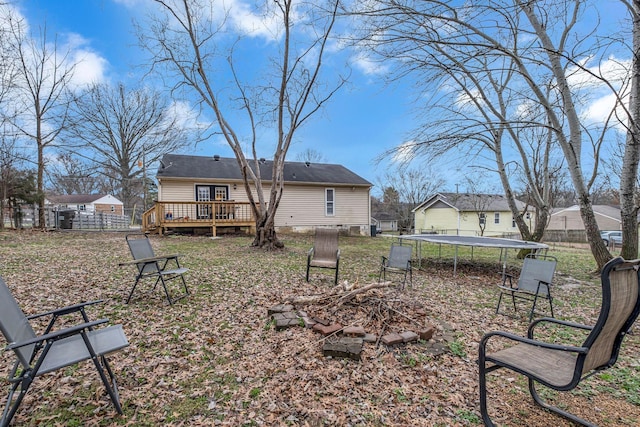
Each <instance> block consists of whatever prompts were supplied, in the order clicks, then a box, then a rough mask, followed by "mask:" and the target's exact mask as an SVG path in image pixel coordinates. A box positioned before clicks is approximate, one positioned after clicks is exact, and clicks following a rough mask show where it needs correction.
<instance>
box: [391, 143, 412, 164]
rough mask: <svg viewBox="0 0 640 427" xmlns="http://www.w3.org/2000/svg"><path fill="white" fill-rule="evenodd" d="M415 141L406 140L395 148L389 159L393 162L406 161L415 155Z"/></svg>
mask: <svg viewBox="0 0 640 427" xmlns="http://www.w3.org/2000/svg"><path fill="white" fill-rule="evenodd" d="M415 146H416V142H415V141H406V142H403V143H402V144H400V146H399V147H398V148H396V149H395V152H394V154H393V157H392V159H391V161H392V162H393V163H408V162H410V161H411V160H413V158H414V157H415V153H414V151H415Z"/></svg>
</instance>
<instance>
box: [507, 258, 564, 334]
mask: <svg viewBox="0 0 640 427" xmlns="http://www.w3.org/2000/svg"><path fill="white" fill-rule="evenodd" d="M557 264H558V260H557V259H556V258H555V257H553V256H551V255H535V254H529V255H527V256H526V257H525V259H524V262H523V263H522V270H521V271H520V276H519V277H518V282H517V283H516V284H515V286H514V283H513V279H514V277H513V276H512V275H510V274H508V273H504V274H503V278H502V284H501V285H498V289H499V290H500V297H499V298H498V305H497V306H496V314H499V313H500V303H501V302H502V297H503V295H505V294H506V295H508V296H510V297H511V301H512V303H513V310H514V312H516V311H517V307H516V299H519V300H524V301H529V302H531V311H530V312H529V322H531V319H533V315H534V313H535V310H536V305H537V303H538V300H539V299H545V300H547V301H549V308H550V309H551V317H555V316H554V315H553V296H552V295H551V287H552V283H553V275H554V273H555V271H556V265H557ZM500 314H504V313H500Z"/></svg>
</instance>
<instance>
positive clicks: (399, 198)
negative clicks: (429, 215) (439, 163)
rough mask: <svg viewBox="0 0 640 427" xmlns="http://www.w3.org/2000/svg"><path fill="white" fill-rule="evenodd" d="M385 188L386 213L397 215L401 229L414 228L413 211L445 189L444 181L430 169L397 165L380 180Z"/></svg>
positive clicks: (384, 206)
mask: <svg viewBox="0 0 640 427" xmlns="http://www.w3.org/2000/svg"><path fill="white" fill-rule="evenodd" d="M378 181H379V185H380V187H381V188H384V193H383V201H382V202H383V205H382V207H383V208H384V209H385V212H386V213H389V214H392V215H395V216H396V217H397V218H398V223H399V226H400V228H401V229H410V228H412V227H413V214H412V210H413V208H415V207H416V206H417V205H419V204H420V203H422V202H424V201H425V200H426V199H427V198H428V197H429V196H432V195H434V194H435V193H437V192H438V191H440V190H442V189H443V188H444V184H445V182H444V179H442V178H441V177H439V176H437V175H436V174H435V173H434V172H433V171H432V170H431V169H430V168H411V167H408V166H406V165H402V164H400V165H397V166H396V167H395V168H394V169H392V170H390V171H387V172H386V173H385V174H384V176H383V177H382V178H381V179H378Z"/></svg>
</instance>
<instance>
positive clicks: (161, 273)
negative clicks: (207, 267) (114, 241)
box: [119, 233, 189, 304]
mask: <svg viewBox="0 0 640 427" xmlns="http://www.w3.org/2000/svg"><path fill="white" fill-rule="evenodd" d="M126 240H127V245H128V246H129V250H130V251H131V255H133V261H128V262H122V263H120V264H119V265H120V266H124V265H135V266H136V268H137V270H138V274H137V276H136V281H135V282H134V284H133V287H132V288H131V292H129V296H128V297H127V304H128V303H129V301H130V300H131V297H132V296H133V292H134V291H135V290H136V287H137V286H138V283H139V282H140V280H142V279H146V278H152V279H153V278H155V283H154V284H153V290H155V289H156V287H157V286H158V283H161V284H162V288H163V289H164V293H165V295H166V296H167V300H168V301H169V304H173V303H174V302H176V301H178V300H179V299H181V298H184V297H185V296H187V295H188V294H189V288H187V282H186V281H185V279H184V274H185V273H186V272H187V271H189V269H188V268H184V267H181V266H180V261H179V260H178V258H179V257H180V255H178V254H172V255H163V256H156V255H155V253H154V252H153V248H152V247H151V242H150V241H149V238H148V237H147V235H146V234H140V233H135V234H128V235H127V236H126ZM172 280H180V281H181V282H182V286H183V287H184V293H183V294H182V295H180V296H178V297H176V298H172V297H171V295H170V294H169V290H168V288H167V283H168V282H171V281H172Z"/></svg>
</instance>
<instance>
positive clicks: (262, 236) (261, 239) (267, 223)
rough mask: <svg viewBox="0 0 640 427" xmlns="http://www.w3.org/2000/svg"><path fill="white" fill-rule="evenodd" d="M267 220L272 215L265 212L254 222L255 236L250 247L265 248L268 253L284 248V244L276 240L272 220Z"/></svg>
mask: <svg viewBox="0 0 640 427" xmlns="http://www.w3.org/2000/svg"><path fill="white" fill-rule="evenodd" d="M274 214H275V212H274ZM269 218H273V215H270V214H269V212H268V210H267V212H265V213H264V214H263V215H261V216H260V217H259V219H257V220H256V236H255V238H254V239H253V243H252V244H251V246H256V247H259V248H265V249H268V250H270V251H271V250H275V249H282V248H284V243H282V242H281V241H280V240H279V239H278V236H277V234H276V227H275V223H274V221H273V219H269Z"/></svg>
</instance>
